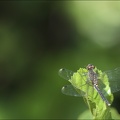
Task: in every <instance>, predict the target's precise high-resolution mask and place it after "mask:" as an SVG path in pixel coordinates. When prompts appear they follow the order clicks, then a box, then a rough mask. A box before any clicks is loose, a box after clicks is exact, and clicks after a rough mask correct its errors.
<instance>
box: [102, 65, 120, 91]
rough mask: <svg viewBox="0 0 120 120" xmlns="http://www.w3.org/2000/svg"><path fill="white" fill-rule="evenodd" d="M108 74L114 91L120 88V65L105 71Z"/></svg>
mask: <svg viewBox="0 0 120 120" xmlns="http://www.w3.org/2000/svg"><path fill="white" fill-rule="evenodd" d="M104 73H105V74H107V76H108V80H109V84H110V88H111V91H112V93H114V92H117V91H119V90H120V67H119V68H116V69H114V70H109V71H105V72H104Z"/></svg>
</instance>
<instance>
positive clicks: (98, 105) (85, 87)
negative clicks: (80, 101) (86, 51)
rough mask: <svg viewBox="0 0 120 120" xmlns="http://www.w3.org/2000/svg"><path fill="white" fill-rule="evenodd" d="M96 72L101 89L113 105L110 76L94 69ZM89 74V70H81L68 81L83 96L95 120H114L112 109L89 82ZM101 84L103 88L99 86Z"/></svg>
mask: <svg viewBox="0 0 120 120" xmlns="http://www.w3.org/2000/svg"><path fill="white" fill-rule="evenodd" d="M94 72H95V73H96V74H97V76H98V87H100V90H101V92H102V93H103V95H104V97H105V98H106V99H107V100H108V101H109V103H110V104H111V103H112V102H113V94H112V93H111V89H110V86H109V82H108V76H107V75H106V74H105V73H102V71H101V70H98V69H97V68H95V69H94ZM87 74H88V70H87V69H85V68H80V69H79V70H77V72H75V73H74V74H73V75H72V76H71V78H70V79H69V80H68V81H69V82H70V83H71V84H72V86H73V88H74V89H75V90H76V91H77V92H78V94H80V95H81V94H82V96H83V98H84V100H85V102H86V103H87V104H88V107H89V109H90V111H91V113H92V115H93V118H94V119H112V117H111V112H110V107H109V106H108V105H107V104H106V103H105V101H104V100H103V99H102V98H101V96H100V95H99V94H98V92H97V91H96V90H95V89H94V87H93V85H92V82H91V81H90V80H88V79H89V78H88V75H87ZM99 82H100V85H101V86H99ZM69 94H70V93H69ZM72 94H73V93H72Z"/></svg>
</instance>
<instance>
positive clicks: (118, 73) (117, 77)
mask: <svg viewBox="0 0 120 120" xmlns="http://www.w3.org/2000/svg"><path fill="white" fill-rule="evenodd" d="M86 69H87V70H88V72H87V73H85V74H83V76H87V78H88V79H87V80H86V84H89V83H92V86H93V89H95V90H96V91H97V92H98V94H99V95H100V97H101V98H102V100H103V101H105V103H106V104H107V105H108V106H110V105H111V104H110V103H109V101H108V100H107V99H106V97H105V96H106V94H105V92H104V91H103V90H102V89H103V81H102V80H103V79H102V78H101V79H98V75H97V73H96V72H94V69H95V66H94V65H92V64H88V65H87V67H86ZM74 73H75V72H73V71H71V70H68V69H65V68H62V69H60V70H59V75H60V76H61V77H62V78H64V79H66V80H70V79H71V77H72V76H73V74H74ZM105 74H106V75H107V76H108V81H109V86H110V89H111V93H115V92H118V91H120V67H119V68H116V69H114V70H108V71H105V72H102V76H104V75H105ZM89 81H90V82H89ZM86 84H85V85H86ZM76 89H77V88H75V87H74V86H73V85H66V86H64V87H62V90H61V91H62V93H63V94H65V95H70V96H75V97H81V96H84V95H85V94H84V93H83V92H81V93H80V92H79V93H78V91H77V90H78V89H77V90H76Z"/></svg>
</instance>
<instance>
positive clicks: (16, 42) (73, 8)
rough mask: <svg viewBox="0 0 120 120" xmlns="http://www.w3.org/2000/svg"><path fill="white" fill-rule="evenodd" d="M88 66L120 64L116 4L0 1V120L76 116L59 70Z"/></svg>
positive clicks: (80, 106)
mask: <svg viewBox="0 0 120 120" xmlns="http://www.w3.org/2000/svg"><path fill="white" fill-rule="evenodd" d="M89 63H92V64H94V65H95V66H97V68H99V69H101V70H103V71H104V70H109V69H114V68H116V67H119V66H120V2H117V1H116V2H112V1H111V2H109V1H106V2H105V1H90V2H88V1H81V2H78V1H76V2H72V1H71V2H68V1H66V2H48V1H46V2H38V1H37V2H32V1H31V2H30V1H29V2H25V1H24V2H0V118H41V119H43V118H44V119H47V118H48V119H53V118H54V119H57V118H64V119H65V118H72V119H73V118H78V117H79V116H80V115H81V114H82V113H83V112H84V111H86V110H87V109H88V108H87V106H86V104H85V103H84V101H83V99H82V98H75V97H70V96H65V95H63V94H62V93H61V88H62V86H64V85H66V84H69V83H68V82H67V81H65V80H64V79H62V78H60V77H59V76H58V70H59V69H60V68H63V67H64V68H67V69H70V70H73V71H77V70H78V69H79V68H80V67H86V65H87V64H89ZM119 99H120V98H119V96H116V97H115V101H114V103H113V107H115V108H116V109H117V110H118V112H119V111H120V110H119V109H120V108H118V107H117V106H119V105H120V103H119Z"/></svg>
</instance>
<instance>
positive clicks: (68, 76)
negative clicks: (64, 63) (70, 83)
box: [58, 68, 74, 80]
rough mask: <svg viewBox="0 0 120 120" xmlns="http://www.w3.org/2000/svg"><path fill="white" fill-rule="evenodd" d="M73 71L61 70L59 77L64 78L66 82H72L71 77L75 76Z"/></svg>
mask: <svg viewBox="0 0 120 120" xmlns="http://www.w3.org/2000/svg"><path fill="white" fill-rule="evenodd" d="M73 73H74V72H73V71H71V70H68V69H65V68H62V69H60V70H59V72H58V74H59V76H61V77H62V78H64V79H65V80H70V79H71V76H73Z"/></svg>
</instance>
